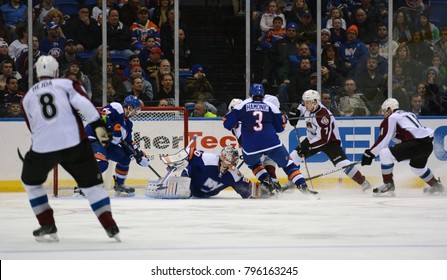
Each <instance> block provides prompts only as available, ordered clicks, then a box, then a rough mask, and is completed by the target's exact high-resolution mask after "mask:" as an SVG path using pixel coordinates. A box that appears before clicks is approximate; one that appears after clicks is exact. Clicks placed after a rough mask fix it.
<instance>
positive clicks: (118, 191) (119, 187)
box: [113, 183, 135, 197]
mask: <svg viewBox="0 0 447 280" xmlns="http://www.w3.org/2000/svg"><path fill="white" fill-rule="evenodd" d="M113 189H114V190H115V196H116V197H132V196H135V189H134V188H131V187H127V186H125V185H123V184H118V183H115V186H114V187H113Z"/></svg>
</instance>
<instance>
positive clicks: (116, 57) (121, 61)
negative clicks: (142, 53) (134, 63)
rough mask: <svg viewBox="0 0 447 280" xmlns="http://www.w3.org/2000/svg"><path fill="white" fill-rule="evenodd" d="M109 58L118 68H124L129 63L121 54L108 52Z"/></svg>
mask: <svg viewBox="0 0 447 280" xmlns="http://www.w3.org/2000/svg"><path fill="white" fill-rule="evenodd" d="M110 59H111V60H112V62H113V65H118V66H119V67H120V68H122V69H124V68H126V67H127V66H128V65H129V59H128V58H127V57H126V56H125V55H122V54H113V53H111V54H110Z"/></svg>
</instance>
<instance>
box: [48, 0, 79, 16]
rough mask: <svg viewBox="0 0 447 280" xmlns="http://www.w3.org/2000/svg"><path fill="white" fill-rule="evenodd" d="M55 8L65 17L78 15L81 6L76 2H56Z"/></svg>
mask: <svg viewBox="0 0 447 280" xmlns="http://www.w3.org/2000/svg"><path fill="white" fill-rule="evenodd" d="M54 6H55V7H57V8H59V10H60V11H61V12H62V14H64V15H76V14H77V13H78V11H79V4H78V2H77V1H76V0H54Z"/></svg>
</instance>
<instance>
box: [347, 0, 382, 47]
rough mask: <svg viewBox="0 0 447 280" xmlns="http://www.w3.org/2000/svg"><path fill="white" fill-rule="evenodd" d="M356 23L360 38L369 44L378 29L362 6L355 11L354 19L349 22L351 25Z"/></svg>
mask: <svg viewBox="0 0 447 280" xmlns="http://www.w3.org/2000/svg"><path fill="white" fill-rule="evenodd" d="M352 25H355V26H357V29H358V39H360V40H361V41H362V42H364V43H365V44H369V43H370V42H371V40H372V38H373V37H374V32H375V31H376V23H375V22H374V21H373V20H370V19H369V18H368V14H367V13H366V11H365V10H364V9H362V8H358V9H357V10H356V11H355V12H354V19H353V20H351V21H350V22H349V26H352Z"/></svg>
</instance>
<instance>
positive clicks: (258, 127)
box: [253, 111, 264, 131]
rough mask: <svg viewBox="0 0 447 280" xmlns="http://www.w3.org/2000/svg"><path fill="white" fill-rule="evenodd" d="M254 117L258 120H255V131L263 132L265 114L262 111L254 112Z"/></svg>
mask: <svg viewBox="0 0 447 280" xmlns="http://www.w3.org/2000/svg"><path fill="white" fill-rule="evenodd" d="M253 117H255V118H256V120H255V122H256V125H255V126H253V130H254V131H261V130H262V128H263V125H262V119H263V118H264V114H263V113H262V112H261V111H254V112H253Z"/></svg>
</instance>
